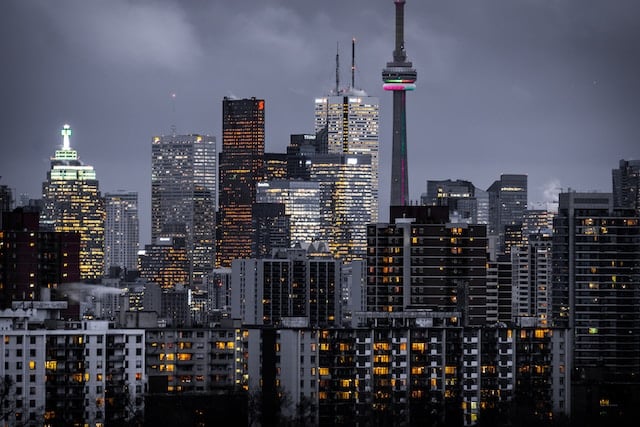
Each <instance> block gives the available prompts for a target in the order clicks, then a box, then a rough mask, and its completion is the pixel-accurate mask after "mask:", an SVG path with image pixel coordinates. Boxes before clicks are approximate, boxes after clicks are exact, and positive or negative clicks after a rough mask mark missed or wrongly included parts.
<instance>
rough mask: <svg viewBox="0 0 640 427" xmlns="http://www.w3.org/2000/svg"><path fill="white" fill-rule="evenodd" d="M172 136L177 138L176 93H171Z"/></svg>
mask: <svg viewBox="0 0 640 427" xmlns="http://www.w3.org/2000/svg"><path fill="white" fill-rule="evenodd" d="M171 119H172V121H173V124H171V135H173V136H176V93H175V92H171Z"/></svg>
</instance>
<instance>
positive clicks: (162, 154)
mask: <svg viewBox="0 0 640 427" xmlns="http://www.w3.org/2000/svg"><path fill="white" fill-rule="evenodd" d="M151 154H152V161H151V238H152V240H153V241H154V242H156V241H157V240H158V239H159V238H161V237H178V238H184V240H185V245H186V249H187V254H188V258H189V264H190V266H189V269H190V270H191V271H190V272H189V273H190V275H191V278H190V282H191V283H196V284H199V283H202V276H203V274H206V273H207V272H208V271H210V270H211V269H213V267H214V261H215V209H216V189H217V187H216V182H217V181H216V142H215V138H214V137H212V136H209V135H199V134H189V135H176V134H172V135H165V136H154V137H153V138H152V144H151Z"/></svg>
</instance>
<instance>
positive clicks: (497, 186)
mask: <svg viewBox="0 0 640 427" xmlns="http://www.w3.org/2000/svg"><path fill="white" fill-rule="evenodd" d="M487 193H489V227H488V229H487V234H490V235H493V236H498V238H499V249H498V250H499V251H500V252H503V253H504V250H505V243H504V241H505V226H507V225H521V224H522V223H523V221H524V214H525V211H526V210H527V194H528V193H527V175H521V174H502V175H500V179H499V180H497V181H494V183H493V184H491V186H490V187H489V188H488V189H487Z"/></svg>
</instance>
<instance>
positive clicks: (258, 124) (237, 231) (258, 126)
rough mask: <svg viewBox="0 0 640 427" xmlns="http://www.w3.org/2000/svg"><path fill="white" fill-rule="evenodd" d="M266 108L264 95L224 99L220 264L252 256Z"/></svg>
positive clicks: (218, 261)
mask: <svg viewBox="0 0 640 427" xmlns="http://www.w3.org/2000/svg"><path fill="white" fill-rule="evenodd" d="M264 109H265V106H264V100H262V99H256V98H250V99H232V98H227V97H225V98H224V99H223V101H222V152H221V153H220V197H219V202H220V209H219V214H220V224H219V227H220V233H219V240H218V258H217V261H216V264H217V265H218V266H222V267H230V266H231V261H232V260H234V259H237V258H248V257H250V256H251V242H252V239H253V227H252V219H251V209H252V208H251V207H252V205H253V204H254V203H255V202H256V184H257V182H258V181H260V180H262V179H263V176H264V117H265V114H264Z"/></svg>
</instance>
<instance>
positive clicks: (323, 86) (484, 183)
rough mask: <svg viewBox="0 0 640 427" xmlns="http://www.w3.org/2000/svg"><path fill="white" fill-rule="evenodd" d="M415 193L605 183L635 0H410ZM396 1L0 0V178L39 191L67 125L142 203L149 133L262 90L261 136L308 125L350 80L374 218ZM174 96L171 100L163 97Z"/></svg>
mask: <svg viewBox="0 0 640 427" xmlns="http://www.w3.org/2000/svg"><path fill="white" fill-rule="evenodd" d="M405 10H406V36H405V39H406V49H407V52H408V55H409V59H410V60H411V61H413V63H414V65H415V66H416V68H417V70H418V82H417V83H418V88H417V90H416V91H415V92H413V93H409V94H408V108H409V111H408V118H407V120H408V136H409V157H410V163H409V171H410V175H411V187H410V193H411V197H412V198H413V199H418V198H419V197H420V193H421V192H423V191H424V190H425V183H426V180H427V179H446V178H451V179H456V178H461V179H469V180H471V181H473V182H474V183H475V184H476V185H477V186H479V187H482V188H486V187H488V186H489V185H490V184H491V183H492V182H493V180H495V179H496V178H497V177H498V176H499V174H500V173H526V174H528V175H529V189H530V190H529V194H530V197H529V199H530V200H531V201H542V200H544V199H546V198H548V197H552V196H553V193H554V192H557V191H558V189H559V188H560V187H562V188H567V187H572V188H575V189H578V190H592V189H593V190H602V191H609V190H610V185H611V184H610V174H611V169H612V168H614V167H616V166H617V163H618V160H619V159H621V158H638V157H639V151H640V149H639V148H638V146H639V144H638V142H637V140H638V134H639V131H640V120H638V113H639V112H640V83H638V76H639V75H640V64H639V62H638V61H640V27H639V26H638V25H637V24H636V17H637V16H638V12H640V4H638V3H637V2H634V1H624V0H623V1H615V2H606V1H596V0H593V1H589V0H566V1H561V0H553V1H552V0H502V1H498V0H476V1H470V0H464V1H463V0H447V1H444V0H440V1H435V0H430V1H426V0H408V1H407V5H406V9H405ZM393 14H394V7H393V3H392V1H391V0H350V1H344V0H340V1H338V0H328V1H292V0H287V1H285V0H282V1H276V0H268V1H267V0H247V1H216V0H213V1H204V0H200V1H197V0H192V1H177V0H157V1H132V0H109V1H107V0H94V1H87V0H56V1H51V0H22V1H20V0H5V1H3V2H2V3H1V4H0V46H1V47H2V55H3V62H2V65H1V67H0V81H2V92H1V94H2V97H1V98H0V102H1V103H2V115H1V117H2V118H1V119H0V121H1V122H0V124H1V125H2V130H3V143H2V151H1V152H0V175H1V176H2V177H3V178H2V181H0V183H2V184H6V185H9V186H10V187H12V188H14V189H15V191H16V192H17V193H22V192H26V193H30V195H31V196H32V197H37V196H38V195H39V192H40V186H41V182H42V181H43V180H44V179H45V176H46V171H47V168H48V159H49V157H50V156H51V155H52V154H53V151H54V150H55V149H56V147H57V146H58V145H59V144H60V140H59V137H58V133H59V129H60V127H61V126H62V124H64V123H66V122H69V123H70V124H71V126H72V127H73V129H74V135H73V138H72V145H73V147H74V148H76V149H78V151H79V154H80V156H81V158H82V159H83V160H84V161H85V162H86V163H89V164H92V165H94V166H95V168H96V171H97V173H98V177H99V179H100V182H101V190H102V191H103V192H109V191H115V190H118V189H127V190H133V191H138V192H139V193H140V198H141V218H142V240H143V243H146V242H147V241H148V237H149V230H148V228H149V220H148V217H149V216H150V209H149V205H150V194H149V193H150V151H151V150H150V140H151V137H152V136H153V135H155V134H162V133H167V132H169V129H170V126H171V125H172V124H175V125H176V126H177V129H178V132H183V133H191V132H200V133H208V134H212V135H214V136H216V138H218V141H219V140H220V134H221V129H220V128H221V100H222V97H224V96H228V95H234V96H238V97H251V96H256V97H260V98H264V99H265V100H266V102H267V150H268V151H280V152H282V151H284V148H285V146H286V144H287V142H288V139H289V134H291V133H300V132H310V131H312V130H313V100H314V98H315V97H317V96H320V95H324V94H326V93H327V92H328V91H329V90H330V89H331V88H333V86H334V85H335V62H334V61H335V51H336V43H339V44H340V51H341V65H342V67H341V69H342V73H341V80H342V85H343V86H345V85H347V84H348V81H349V80H350V75H349V68H350V64H349V62H350V53H351V52H350V49H351V46H350V43H351V38H352V37H355V38H356V40H357V47H356V49H357V52H356V56H357V72H356V84H357V86H359V87H361V88H363V89H365V90H366V91H367V92H368V93H369V94H370V95H373V96H378V97H379V98H380V102H381V120H382V122H381V126H380V131H381V170H380V173H381V188H380V194H381V197H382V200H381V206H382V208H381V217H382V218H385V217H386V208H385V207H384V206H385V205H386V203H388V191H389V190H388V187H389V185H388V176H389V172H390V171H389V156H390V147H389V145H390V139H391V138H390V135H391V128H390V115H391V97H390V95H389V94H388V93H383V91H382V90H381V81H380V71H381V69H382V67H383V66H384V65H385V63H386V61H389V60H390V59H391V55H392V49H393V36H394V33H393V25H394V20H393ZM172 93H175V94H176V98H175V100H172V98H171V94H172Z"/></svg>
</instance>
